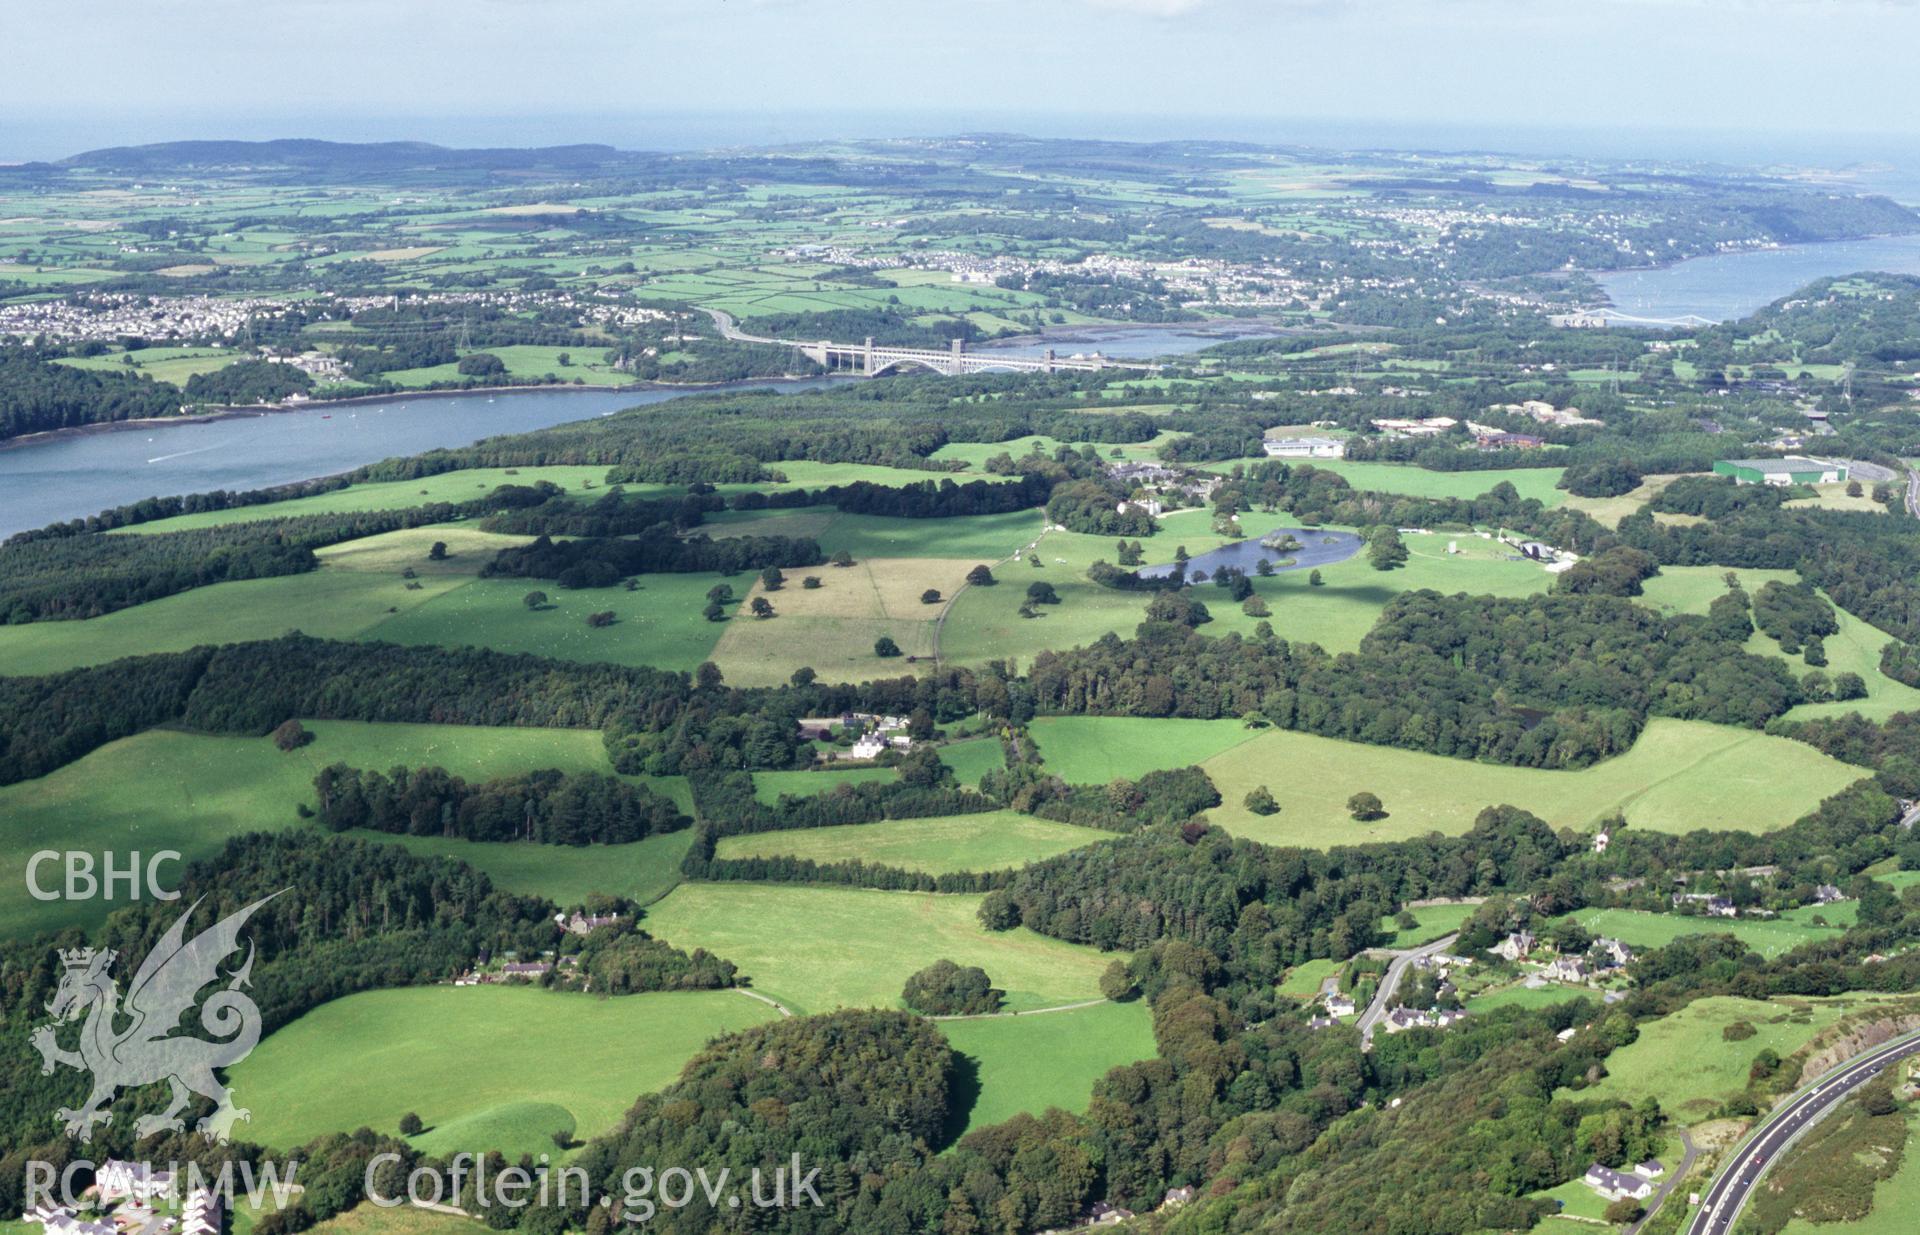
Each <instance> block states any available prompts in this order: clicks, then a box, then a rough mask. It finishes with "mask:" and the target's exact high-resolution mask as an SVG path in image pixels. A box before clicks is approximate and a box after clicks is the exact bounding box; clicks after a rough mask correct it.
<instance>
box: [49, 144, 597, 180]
mask: <svg viewBox="0 0 1920 1235" xmlns="http://www.w3.org/2000/svg"><path fill="white" fill-rule="evenodd" d="M631 157H633V156H630V155H627V154H625V153H623V152H622V151H619V150H616V149H614V148H613V147H612V146H599V145H574V146H540V147H534V148H530V149H485V150H462V149H454V148H451V147H447V146H436V145H434V144H432V143H431V142H365V143H362V142H333V141H318V140H314V139H311V138H283V139H280V140H277V141H260V142H247V141H181V142H159V143H156V144H154V145H149V146H110V147H107V148H105V149H102V150H89V151H87V152H86V153H84V154H76V155H74V156H73V157H71V158H68V159H63V160H61V162H62V164H63V165H65V166H68V167H88V168H99V169H103V170H109V171H123V172H163V171H175V170H178V171H185V170H194V169H198V170H208V169H220V170H227V171H256V172H271V171H273V170H276V169H286V170H289V171H298V172H305V173H325V174H329V175H336V176H353V175H366V174H383V175H392V174H394V173H399V172H424V171H439V172H524V171H555V170H566V169H579V170H590V169H593V168H597V167H603V166H605V165H607V164H610V163H619V162H622V161H625V160H627V159H629V158H631Z"/></svg>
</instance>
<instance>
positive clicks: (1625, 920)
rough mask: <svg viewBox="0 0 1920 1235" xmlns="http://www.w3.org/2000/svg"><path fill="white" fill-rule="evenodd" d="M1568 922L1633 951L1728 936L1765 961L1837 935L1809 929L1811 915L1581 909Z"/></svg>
mask: <svg viewBox="0 0 1920 1235" xmlns="http://www.w3.org/2000/svg"><path fill="white" fill-rule="evenodd" d="M1839 908H1840V907H1839V906H1835V905H1828V906H1825V909H1827V910H1830V911H1838V910H1839ZM1854 910H1855V912H1858V907H1857V906H1855V907H1854ZM1573 916H1574V917H1576V918H1578V919H1579V921H1580V923H1581V925H1583V926H1585V927H1586V928H1587V929H1588V930H1589V931H1591V932H1592V933H1594V934H1596V935H1605V936H1607V937H1609V938H1612V939H1618V940H1621V941H1623V942H1625V943H1628V944H1631V945H1633V946H1634V947H1636V948H1663V947H1665V946H1666V945H1668V944H1670V943H1672V942H1673V941H1674V940H1676V939H1680V938H1684V937H1685V936H1687V935H1732V936H1733V937H1734V938H1736V939H1738V940H1739V941H1740V942H1741V943H1743V944H1745V945H1746V946H1747V947H1749V948H1752V949H1753V950H1754V951H1755V952H1758V953H1759V954H1760V955H1762V956H1765V957H1774V956H1778V955H1780V954H1781V953H1782V952H1790V951H1792V950H1793V949H1794V948H1797V947H1799V946H1800V945H1801V944H1803V943H1810V942H1812V941H1813V940H1816V939H1831V938H1833V937H1835V936H1836V935H1838V934H1839V933H1840V932H1839V928H1838V927H1837V926H1835V927H1823V926H1816V925H1814V924H1813V922H1812V921H1811V916H1812V915H1808V917H1807V919H1806V920H1802V919H1797V918H1795V919H1788V918H1773V919H1768V918H1703V917H1688V916H1685V915H1682V914H1677V913H1650V912H1648V911H1647V910H1644V909H1583V910H1580V911H1579V912H1578V913H1576V914H1574V915H1573ZM1841 916H1842V915H1841V913H1839V912H1834V913H1832V914H1831V916H1829V918H1828V920H1829V921H1837V920H1838V919H1839V918H1840V917H1841Z"/></svg>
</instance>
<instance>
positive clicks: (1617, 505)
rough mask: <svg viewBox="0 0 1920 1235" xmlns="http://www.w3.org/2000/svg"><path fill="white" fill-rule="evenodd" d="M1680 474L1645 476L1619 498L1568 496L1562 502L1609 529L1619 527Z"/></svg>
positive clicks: (1665, 473)
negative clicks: (1623, 520) (1590, 516)
mask: <svg viewBox="0 0 1920 1235" xmlns="http://www.w3.org/2000/svg"><path fill="white" fill-rule="evenodd" d="M1682 475H1683V473H1680V472H1657V473H1655V474H1653V475H1651V476H1644V477H1642V478H1641V480H1640V484H1639V485H1638V487H1636V488H1633V489H1629V490H1628V491H1627V492H1625V493H1622V494H1620V495H1618V496H1617V497H1575V496H1573V495H1572V494H1567V495H1566V496H1565V497H1564V498H1563V499H1562V500H1563V502H1564V504H1565V505H1567V506H1570V507H1572V508H1573V509H1575V510H1579V511H1584V512H1586V513H1587V514H1589V515H1592V516H1593V518H1594V519H1596V520H1597V521H1599V522H1600V523H1601V524H1603V525H1605V526H1607V527H1617V526H1619V523H1620V520H1622V519H1624V518H1626V517H1627V516H1628V515H1630V514H1633V513H1634V512H1635V511H1637V510H1639V509H1640V508H1641V507H1642V506H1645V505H1646V504H1647V503H1648V502H1651V501H1652V500H1653V499H1654V498H1656V497H1658V496H1659V495H1660V491H1661V490H1663V489H1665V488H1666V487H1667V486H1668V485H1670V484H1672V483H1673V482H1674V481H1676V480H1678V479H1680V477H1681V476H1682Z"/></svg>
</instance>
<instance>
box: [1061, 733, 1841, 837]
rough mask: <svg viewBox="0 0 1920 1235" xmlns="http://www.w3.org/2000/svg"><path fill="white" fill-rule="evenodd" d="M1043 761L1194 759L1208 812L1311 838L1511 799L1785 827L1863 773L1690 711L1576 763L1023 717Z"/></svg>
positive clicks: (1697, 823) (1426, 821) (1124, 763)
mask: <svg viewBox="0 0 1920 1235" xmlns="http://www.w3.org/2000/svg"><path fill="white" fill-rule="evenodd" d="M1031 732H1032V735H1033V739H1034V742H1035V744H1036V745H1037V746H1038V748H1039V750H1040V753H1041V755H1042V757H1043V758H1045V759H1046V761H1047V767H1048V769H1049V770H1050V771H1052V772H1054V773H1056V774H1057V775H1060V776H1062V777H1064V778H1065V779H1067V780H1068V781H1070V782H1073V783H1075V784H1104V783H1106V782H1107V781H1109V780H1112V779H1114V778H1115V777H1118V776H1125V777H1129V778H1137V777H1138V776H1139V775H1140V774H1141V773H1143V772H1146V771H1149V770H1151V769H1154V768H1173V767H1182V766H1185V765H1187V764H1196V763H1197V764H1199V765H1200V766H1201V767H1203V768H1205V769H1206V771H1207V774H1208V775H1209V776H1210V777H1212V779H1213V782H1214V784H1215V786H1216V787H1217V788H1218V789H1219V790H1220V796H1221V799H1222V804H1221V805H1220V806H1219V807H1217V808H1216V809H1215V810H1213V811H1212V812H1211V817H1212V818H1213V819H1214V820H1215V821H1216V822H1218V823H1220V824H1222V825H1224V826H1225V827H1226V828H1227V829H1228V830H1229V831H1231V832H1233V833H1234V834H1235V835H1239V836H1247V837H1250V838H1252V839H1254V840H1259V841H1264V842H1266V843H1269V844H1282V845H1289V844H1290V845H1307V846H1312V847H1323V846H1327V845H1335V844H1353V843H1361V842H1367V841H1380V840H1398V839H1404V838H1406V837H1410V836H1418V835H1420V834H1421V833H1424V832H1427V831H1430V830H1434V829H1439V830H1442V831H1448V832H1461V831H1465V830H1466V829H1467V828H1468V827H1469V826H1471V824H1472V822H1473V818H1474V816H1475V815H1476V814H1478V813H1479V811H1480V810H1481V808H1483V807H1486V806H1492V805H1499V804H1510V805H1514V806H1519V807H1523V808H1525V809H1527V810H1530V811H1532V812H1533V813H1534V814H1536V815H1539V816H1540V817H1541V818H1542V819H1545V820H1546V821H1547V822H1549V823H1552V824H1554V825H1556V826H1562V825H1564V826H1569V827H1581V826H1585V825H1587V824H1590V823H1592V822H1594V821H1596V820H1598V819H1600V818H1602V817H1604V816H1607V815H1610V814H1612V813H1613V812H1615V811H1620V812H1622V813H1623V814H1624V815H1625V816H1626V818H1627V821H1628V822H1629V823H1630V824H1631V825H1633V826H1635V827H1643V828H1649V829H1652V830H1657V831H1668V832H1683V831H1688V830H1691V829H1693V828H1698V827H1738V828H1742V829H1746V830H1766V829H1771V828H1777V827H1783V826H1785V825H1786V824H1788V823H1791V822H1793V821H1794V820H1795V819H1797V818H1799V817H1800V816H1801V815H1803V814H1805V813H1806V812H1807V811H1808V810H1811V809H1812V808H1813V807H1814V806H1816V805H1818V804H1819V802H1820V800H1821V799H1822V798H1825V797H1827V796H1829V795H1831V794H1833V793H1836V792H1838V791H1839V790H1840V789H1843V788H1845V787H1846V786H1847V785H1849V784H1852V783H1853V782H1854V781H1856V780H1859V779H1860V778H1862V777H1864V776H1866V775H1867V772H1866V770H1865V769H1862V768H1856V767H1853V766H1852V765H1850V764H1845V763H1841V762H1840V761H1838V760H1836V759H1830V758H1828V757H1827V756H1825V755H1822V754H1821V753H1820V752H1818V751H1816V750H1814V749H1813V748H1812V747H1810V746H1806V745H1804V744H1802V743H1798V742H1793V741H1790V740H1788V739H1786V738H1775V737H1769V736H1768V735H1766V734H1763V733H1756V732H1753V731H1751V730H1746V729H1733V728H1729V727H1726V726H1722V725H1710V724H1704V723H1700V722H1695V721H1677V720H1664V719H1656V720H1653V721H1651V722H1649V723H1648V725H1647V728H1646V731H1645V732H1644V733H1643V734H1642V735H1641V737H1640V741H1639V742H1638V743H1636V744H1635V745H1634V748H1633V749H1632V750H1631V751H1629V752H1627V753H1626V754H1624V755H1620V756H1617V757H1616V758H1613V759H1609V760H1606V761H1605V762H1603V763H1600V764H1597V765H1595V766H1593V767H1590V768H1585V769H1582V770H1580V771H1577V772H1566V771H1543V770H1540V769H1535V768H1514V767H1506V766H1503V765H1500V764H1491V763H1475V762H1470V761H1467V760H1459V759H1448V758H1445V757H1443V756H1440V755H1429V754H1425V753H1422V752H1418V751H1406V750H1396V749H1392V748H1389V747H1376V746H1366V745H1362V744H1360V743H1356V742H1344V741H1340V740H1338V739H1335V738H1323V737H1318V736H1315V735H1313V734H1307V733H1297V732H1293V731H1290V730H1280V729H1263V730H1252V729H1248V728H1246V727H1245V726H1244V725H1243V724H1242V723H1241V722H1239V721H1237V720H1213V721H1186V720H1147V719H1142V718H1136V717H1078V716H1071V717H1069V716H1062V717H1046V718H1041V719H1038V720H1035V721H1034V722H1033V725H1032V729H1031ZM1261 785H1264V786H1266V787H1267V789H1268V790H1269V791H1270V792H1271V793H1272V794H1273V796H1274V799H1275V800H1276V801H1278V802H1279V803H1280V807H1281V809H1280V811H1279V813H1278V814H1274V815H1268V816H1264V817H1263V816H1259V815H1255V814H1253V813H1252V812H1251V811H1248V810H1247V809H1246V808H1245V807H1244V806H1243V805H1242V800H1243V799H1244V798H1245V797H1246V795H1247V794H1248V793H1249V792H1250V791H1252V790H1253V789H1254V788H1256V787H1257V786H1261ZM1362 790H1366V791H1368V792H1371V793H1375V794H1378V795H1379V796H1380V799H1381V801H1382V802H1383V803H1384V804H1385V805H1386V808H1387V811H1388V816H1387V818H1385V819H1381V820H1378V821H1376V822H1373V823H1368V824H1362V823H1357V822H1355V821H1354V820H1353V819H1352V818H1351V817H1350V816H1349V814H1348V812H1347V809H1346V802H1347V799H1348V797H1350V796H1351V795H1353V794H1354V793H1357V792H1360V791H1362Z"/></svg>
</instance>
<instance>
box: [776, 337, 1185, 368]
mask: <svg viewBox="0 0 1920 1235" xmlns="http://www.w3.org/2000/svg"><path fill="white" fill-rule="evenodd" d="M771 341H772V340H769V342H771ZM791 346H793V347H795V348H798V349H799V351H800V353H801V354H802V355H804V356H806V357H807V358H808V359H809V360H811V361H813V363H815V364H817V365H819V366H820V367H821V368H823V369H826V370H827V371H828V372H840V373H859V374H863V375H864V376H867V377H878V376H879V375H880V374H882V373H885V372H887V371H888V370H889V369H911V368H916V367H917V368H922V369H931V370H933V371H934V372H935V373H944V374H946V375H947V376H948V377H954V376H957V375H958V374H961V373H984V372H987V371H989V370H999V371H1003V372H1018V373H1058V372H1060V371H1062V370H1065V369H1076V370H1083V371H1090V370H1095V369H1142V370H1152V369H1157V368H1158V367H1159V366H1158V365H1149V364H1133V363H1129V362H1125V361H1118V360H1109V359H1107V358H1106V357H1105V356H1102V355H1101V354H1100V353H1099V352H1095V353H1093V354H1092V355H1091V356H1079V355H1076V356H1057V355H1055V354H1054V351H1053V349H1052V348H1048V349H1047V350H1046V351H1045V352H1044V353H1042V354H1041V355H1039V356H1007V355H1003V354H1001V353H999V352H970V351H968V350H967V342H966V340H965V339H955V340H954V341H953V345H952V346H951V347H948V348H945V349H938V348H920V347H882V346H879V345H878V344H876V343H874V341H873V340H872V339H868V340H867V341H866V342H864V343H829V342H826V341H824V340H823V341H821V342H819V343H794V344H791Z"/></svg>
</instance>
